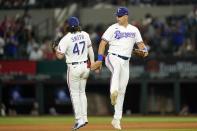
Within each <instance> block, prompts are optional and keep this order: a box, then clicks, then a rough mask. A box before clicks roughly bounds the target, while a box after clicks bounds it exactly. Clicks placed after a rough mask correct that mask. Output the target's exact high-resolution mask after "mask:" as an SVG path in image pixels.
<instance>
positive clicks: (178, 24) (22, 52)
mask: <svg viewBox="0 0 197 131" xmlns="http://www.w3.org/2000/svg"><path fill="white" fill-rule="evenodd" d="M2 1H6V0H2ZM0 3H1V2H0ZM32 19H33V18H32V16H31V14H29V12H28V10H25V11H24V14H23V15H16V16H15V17H14V18H11V17H9V16H5V17H4V19H3V20H0V58H1V59H30V60H42V59H47V60H53V59H55V56H54V54H53V52H52V50H51V48H50V47H49V43H50V42H52V40H53V39H54V38H55V36H54V37H53V36H46V37H44V38H40V36H37V34H36V33H35V32H36V30H35V29H36V28H34V25H32ZM130 22H131V24H133V25H135V26H137V27H138V28H139V30H140V32H142V37H143V39H144V41H145V43H147V46H148V48H149V52H150V56H160V57H162V56H181V57H182V56H185V57H187V56H194V55H196V54H197V8H196V7H194V9H193V10H192V11H191V12H190V13H189V14H188V15H187V16H186V15H185V16H168V17H166V19H165V21H163V20H161V19H159V18H157V17H155V16H152V14H146V15H145V16H144V18H143V19H142V20H141V21H135V20H133V21H130ZM66 26H67V23H66V21H65V23H64V24H63V26H61V27H58V32H57V33H56V34H57V35H58V37H61V36H62V35H64V34H66V32H67V31H66ZM107 26H108V25H97V26H94V25H82V27H83V29H84V30H85V31H87V32H88V33H89V34H90V37H91V39H92V42H93V43H94V50H95V51H96V50H97V48H98V45H99V42H100V38H101V36H102V34H103V32H104V31H105V30H106V28H107ZM52 37H53V38H52Z"/></svg>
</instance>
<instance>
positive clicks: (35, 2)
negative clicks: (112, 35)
mask: <svg viewBox="0 0 197 131" xmlns="http://www.w3.org/2000/svg"><path fill="white" fill-rule="evenodd" d="M72 3H78V4H80V5H81V6H82V7H94V6H97V5H98V4H108V5H122V6H129V5H139V6H142V5H149V6H152V5H186V4H197V1H196V0H72V1H68V0H0V9H19V8H27V7H28V8H55V7H64V6H67V5H69V4H72Z"/></svg>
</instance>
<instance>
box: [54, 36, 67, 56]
mask: <svg viewBox="0 0 197 131" xmlns="http://www.w3.org/2000/svg"><path fill="white" fill-rule="evenodd" d="M65 43H67V42H66V38H65V37H63V38H62V39H61V40H60V42H59V44H58V46H57V48H56V52H55V55H56V57H57V58H58V59H63V58H64V57H65V52H66V48H67V44H65Z"/></svg>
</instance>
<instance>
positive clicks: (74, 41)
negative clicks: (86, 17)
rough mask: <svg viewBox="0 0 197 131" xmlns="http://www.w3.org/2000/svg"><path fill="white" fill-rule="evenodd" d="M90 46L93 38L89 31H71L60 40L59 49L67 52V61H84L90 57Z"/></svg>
mask: <svg viewBox="0 0 197 131" xmlns="http://www.w3.org/2000/svg"><path fill="white" fill-rule="evenodd" d="M89 46H91V40H90V37H89V34H88V33H86V32H85V31H81V32H76V33H70V32H69V33H68V34H67V35H65V36H64V37H63V38H62V39H61V40H60V42H59V45H58V48H57V51H58V52H60V53H64V54H65V58H66V63H72V62H82V61H86V60H87V59H88V47H89Z"/></svg>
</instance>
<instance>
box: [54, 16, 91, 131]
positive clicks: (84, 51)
mask: <svg viewBox="0 0 197 131" xmlns="http://www.w3.org/2000/svg"><path fill="white" fill-rule="evenodd" d="M68 25H69V26H68V28H69V32H68V33H67V34H66V35H65V36H64V37H63V38H62V39H61V40H60V42H59V44H58V46H55V51H56V57H57V58H58V59H63V58H64V57H65V58H66V63H67V84H68V88H69V91H70V96H71V101H72V105H73V109H74V114H75V119H76V123H75V125H74V127H73V128H72V129H73V130H77V129H79V128H81V127H83V126H85V125H86V124H87V123H88V119H87V98H86V93H85V87H86V82H87V78H88V76H89V72H90V68H88V67H87V60H88V55H89V58H90V62H91V63H93V62H94V52H93V48H92V43H91V40H90V37H89V34H88V33H86V32H85V31H81V29H80V26H79V20H78V18H76V17H70V18H69V19H68Z"/></svg>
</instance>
